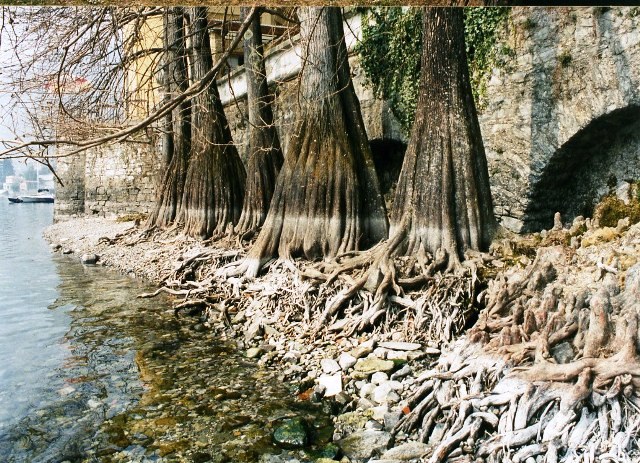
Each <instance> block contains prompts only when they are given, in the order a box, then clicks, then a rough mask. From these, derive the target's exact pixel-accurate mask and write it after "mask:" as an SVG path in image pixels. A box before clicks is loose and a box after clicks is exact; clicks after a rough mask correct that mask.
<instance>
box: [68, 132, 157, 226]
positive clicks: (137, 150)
mask: <svg viewBox="0 0 640 463" xmlns="http://www.w3.org/2000/svg"><path fill="white" fill-rule="evenodd" d="M160 153H161V151H160V150H159V149H157V148H155V145H154V144H152V143H150V142H144V143H143V142H140V143H135V142H126V143H117V144H114V145H108V146H102V147H98V148H92V149H90V150H87V151H85V152H84V153H81V154H79V155H74V156H70V157H67V158H61V159H60V160H59V162H58V173H59V175H60V176H61V177H62V178H63V179H64V181H65V186H64V187H59V188H58V189H57V191H56V204H55V218H56V220H60V219H63V218H64V217H65V216H71V215H80V214H84V213H86V214H90V215H91V214H95V215H100V216H114V215H121V214H126V213H133V212H142V213H149V212H150V211H151V208H152V207H153V205H154V203H155V195H156V188H157V185H158V181H159V178H160V176H161V175H162V173H161V166H162V162H161V154H160Z"/></svg>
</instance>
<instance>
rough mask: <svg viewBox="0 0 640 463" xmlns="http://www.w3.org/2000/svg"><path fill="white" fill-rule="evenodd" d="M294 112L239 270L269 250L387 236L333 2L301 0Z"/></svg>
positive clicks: (298, 251)
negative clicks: (264, 211)
mask: <svg viewBox="0 0 640 463" xmlns="http://www.w3.org/2000/svg"><path fill="white" fill-rule="evenodd" d="M298 15H299V18H300V20H301V26H300V29H301V30H300V35H301V39H302V44H303V47H302V49H303V50H305V53H304V57H303V63H304V64H303V69H302V76H301V86H300V101H299V103H300V104H299V113H298V117H297V122H296V127H295V131H294V133H293V136H292V139H291V142H290V146H289V149H288V151H287V154H286V156H285V163H284V166H283V169H282V172H280V175H279V176H278V180H277V183H276V189H275V192H274V195H273V199H272V201H271V207H270V210H269V214H268V215H267V218H266V220H265V224H264V226H263V228H262V231H261V232H260V235H259V236H258V239H257V241H256V243H255V245H254V246H253V248H252V249H251V251H250V252H249V255H248V259H247V265H246V269H244V270H246V273H247V275H248V276H254V275H256V274H257V272H258V270H259V268H260V267H261V265H262V264H263V263H264V262H265V261H267V260H269V259H270V258H272V257H275V256H277V255H279V256H280V257H284V258H289V257H296V256H304V257H306V258H309V259H311V258H317V257H331V256H335V255H337V254H341V253H344V252H347V251H351V250H354V249H358V248H360V247H366V246H370V245H372V244H374V243H376V242H378V241H380V240H382V239H384V238H385V237H386V236H387V219H386V213H385V209H384V204H383V201H382V197H381V195H380V190H379V186H378V179H377V177H376V172H375V168H374V165H373V161H372V156H371V150H370V148H369V143H368V140H367V136H366V133H365V129H364V123H363V120H362V114H361V112H360V104H359V102H358V100H357V98H356V95H355V91H354V89H353V84H352V82H351V76H350V74H349V63H348V61H347V50H346V45H345V41H344V32H343V29H342V13H341V11H340V9H339V8H332V7H323V8H300V9H299V13H298Z"/></svg>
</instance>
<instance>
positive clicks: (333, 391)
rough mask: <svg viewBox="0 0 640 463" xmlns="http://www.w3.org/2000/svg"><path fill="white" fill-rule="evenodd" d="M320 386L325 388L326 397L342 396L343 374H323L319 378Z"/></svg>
mask: <svg viewBox="0 0 640 463" xmlns="http://www.w3.org/2000/svg"><path fill="white" fill-rule="evenodd" d="M318 384H319V385H320V386H323V387H324V389H325V391H324V396H325V397H332V396H334V395H337V394H340V393H341V392H342V374H340V373H336V374H334V375H327V374H322V375H320V377H319V378H318Z"/></svg>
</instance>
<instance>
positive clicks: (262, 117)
mask: <svg viewBox="0 0 640 463" xmlns="http://www.w3.org/2000/svg"><path fill="white" fill-rule="evenodd" d="M248 10H249V8H242V17H243V18H244V17H246V15H247V14H248ZM244 67H245V76H246V80H247V112H248V119H249V129H248V130H249V137H248V153H249V156H248V159H247V183H246V190H245V195H244V203H243V206H242V214H241V216H240V221H239V222H238V225H237V226H236V232H238V233H245V234H246V233H252V232H254V231H256V230H257V229H258V227H260V226H261V225H262V223H263V222H264V219H265V217H266V216H267V211H268V210H269V204H270V203H271V198H272V196H273V191H274V189H275V184H276V178H277V177H278V173H279V172H280V168H281V167H282V163H283V160H284V157H283V156H282V150H281V148H280V139H279V138H278V132H277V131H276V127H275V125H274V123H273V111H272V109H271V97H270V95H269V87H268V85H267V71H266V69H265V65H264V47H263V45H262V30H261V24H260V15H259V14H257V15H256V16H255V17H254V19H253V21H252V22H251V26H250V27H249V30H248V31H247V32H246V33H245V36H244Z"/></svg>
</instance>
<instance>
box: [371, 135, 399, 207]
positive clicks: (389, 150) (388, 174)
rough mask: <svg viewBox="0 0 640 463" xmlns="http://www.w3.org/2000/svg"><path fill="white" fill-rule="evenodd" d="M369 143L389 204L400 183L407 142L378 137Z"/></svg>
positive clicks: (382, 188) (384, 194) (383, 192)
mask: <svg viewBox="0 0 640 463" xmlns="http://www.w3.org/2000/svg"><path fill="white" fill-rule="evenodd" d="M369 145H370V146H371V154H372V155H373V163H374V164H375V167H376V173H377V174H378V181H379V182H380V192H381V193H382V195H383V196H384V198H385V201H386V203H387V206H388V205H389V204H390V202H391V200H392V199H393V192H394V190H395V187H396V184H397V183H398V177H399V176H400V170H401V169H402V162H403V161H404V153H405V151H406V150H407V144H406V143H404V142H402V141H400V140H394V139H390V138H377V139H373V140H369Z"/></svg>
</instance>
